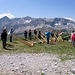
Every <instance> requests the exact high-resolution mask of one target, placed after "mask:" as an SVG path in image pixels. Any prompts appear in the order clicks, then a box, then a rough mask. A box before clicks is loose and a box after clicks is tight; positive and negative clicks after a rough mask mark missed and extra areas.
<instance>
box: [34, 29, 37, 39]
mask: <svg viewBox="0 0 75 75" xmlns="http://www.w3.org/2000/svg"><path fill="white" fill-rule="evenodd" d="M36 36H37V30H36V29H34V40H35V39H36Z"/></svg>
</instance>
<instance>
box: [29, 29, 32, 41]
mask: <svg viewBox="0 0 75 75" xmlns="http://www.w3.org/2000/svg"><path fill="white" fill-rule="evenodd" d="M31 35H32V31H31V29H29V40H31Z"/></svg>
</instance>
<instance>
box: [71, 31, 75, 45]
mask: <svg viewBox="0 0 75 75" xmlns="http://www.w3.org/2000/svg"><path fill="white" fill-rule="evenodd" d="M72 43H73V46H75V32H74V34H73V35H72Z"/></svg>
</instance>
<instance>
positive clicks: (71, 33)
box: [71, 30, 74, 43]
mask: <svg viewBox="0 0 75 75" xmlns="http://www.w3.org/2000/svg"><path fill="white" fill-rule="evenodd" d="M73 34H74V30H72V33H71V43H72V35H73Z"/></svg>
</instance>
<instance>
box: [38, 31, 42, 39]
mask: <svg viewBox="0 0 75 75" xmlns="http://www.w3.org/2000/svg"><path fill="white" fill-rule="evenodd" d="M38 38H39V39H41V30H39V33H38Z"/></svg>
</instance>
